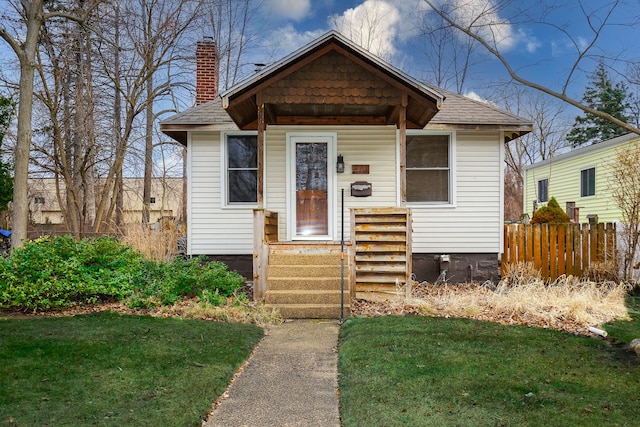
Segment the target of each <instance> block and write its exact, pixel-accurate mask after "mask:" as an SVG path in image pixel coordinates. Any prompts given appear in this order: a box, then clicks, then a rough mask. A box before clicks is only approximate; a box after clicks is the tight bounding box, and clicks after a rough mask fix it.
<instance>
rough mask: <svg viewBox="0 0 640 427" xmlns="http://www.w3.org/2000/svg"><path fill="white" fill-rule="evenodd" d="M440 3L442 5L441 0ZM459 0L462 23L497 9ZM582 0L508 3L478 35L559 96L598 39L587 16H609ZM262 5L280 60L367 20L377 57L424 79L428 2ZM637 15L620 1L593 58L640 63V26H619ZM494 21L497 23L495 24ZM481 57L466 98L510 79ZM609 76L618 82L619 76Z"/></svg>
mask: <svg viewBox="0 0 640 427" xmlns="http://www.w3.org/2000/svg"><path fill="white" fill-rule="evenodd" d="M435 3H442V0H436V1H435ZM455 3H457V5H458V6H460V9H459V10H460V12H459V14H458V16H459V17H460V18H461V19H463V20H464V19H470V18H471V17H472V16H476V15H477V11H478V10H481V8H483V7H484V8H486V7H487V6H492V5H494V4H495V3H496V1H494V0H455ZM583 3H586V6H583V7H584V13H583V12H582V10H581V9H580V5H579V2H578V1H576V0H573V1H564V2H563V1H557V0H556V1H553V0H537V1H535V2H529V1H526V2H525V1H515V2H511V3H510V5H509V7H508V8H506V9H497V10H494V11H493V12H492V13H491V14H490V15H489V16H490V19H491V21H489V18H487V20H486V23H487V24H488V23H489V22H491V23H492V25H485V26H484V27H483V28H484V30H481V31H489V30H491V31H493V32H494V33H496V34H498V35H499V37H500V41H499V43H498V46H499V48H500V50H501V52H502V53H503V54H504V55H505V56H506V58H507V59H508V60H509V62H510V63H511V64H512V65H513V66H514V68H516V69H517V70H518V72H519V73H521V74H522V75H524V76H525V77H527V78H529V79H530V80H532V81H534V82H537V83H541V84H543V85H547V86H549V87H551V88H553V89H555V90H558V91H561V90H562V86H563V84H564V80H565V79H566V77H567V75H568V74H569V72H570V70H571V67H572V65H573V63H574V61H575V59H576V57H577V55H578V49H584V48H585V47H586V46H587V45H588V44H589V43H590V41H591V40H592V38H593V31H592V30H591V29H590V28H589V26H588V25H587V21H586V19H585V17H584V15H585V14H588V15H589V16H590V19H591V20H592V21H591V22H592V25H595V26H597V25H598V24H599V22H601V20H602V19H603V18H604V16H605V15H606V13H607V9H606V8H605V7H604V4H605V3H608V2H605V1H603V0H586V1H583ZM263 4H264V7H265V17H267V18H266V19H268V20H269V21H270V26H271V28H273V34H272V35H271V36H270V38H271V39H272V40H277V41H278V43H279V46H278V54H277V55H278V56H284V55H286V54H288V53H290V52H292V51H293V50H295V49H297V48H299V47H300V46H302V45H304V44H305V43H307V42H309V41H310V40H312V39H313V38H315V37H317V36H318V35H320V34H323V33H324V32H326V31H328V30H330V29H331V28H332V26H333V25H332V23H335V22H338V23H341V24H342V25H343V28H346V29H347V31H348V30H351V32H352V34H351V35H352V36H354V34H355V33H357V32H358V31H359V29H361V28H364V29H365V33H366V32H367V31H366V29H367V28H368V26H369V24H368V23H367V21H369V22H370V21H374V22H375V26H376V30H375V31H374V32H375V33H376V40H375V42H374V43H371V42H370V43H369V45H370V46H372V49H371V50H372V51H373V53H376V54H379V55H381V56H383V57H385V58H386V59H388V60H389V61H390V62H391V63H392V64H393V65H395V66H396V67H398V68H400V69H402V70H404V71H406V72H408V73H409V74H411V75H413V76H415V77H417V78H425V75H426V73H425V69H426V67H425V62H424V61H425V56H424V54H422V53H421V49H420V46H419V43H424V39H421V38H420V37H419V28H420V24H421V23H420V21H419V20H418V16H420V15H421V14H420V13H419V12H423V11H427V12H428V10H429V8H428V6H427V5H426V4H425V2H424V1H423V0H360V1H354V0H265V2H264V3H263ZM548 5H551V6H548ZM516 8H518V9H517V10H516ZM431 13H433V12H431ZM542 13H546V15H547V16H546V20H547V23H546V24H541V23H538V24H536V23H533V22H531V19H532V18H531V17H539V16H541V14H542ZM639 13H640V8H639V7H638V1H637V0H631V1H629V2H628V4H624V1H622V4H621V5H620V6H619V7H618V9H617V10H616V11H615V12H614V14H613V15H612V16H611V17H610V18H609V19H610V23H611V24H612V25H609V26H607V28H606V30H605V31H604V32H603V33H602V35H601V37H600V39H599V41H598V44H597V46H595V48H594V49H593V50H592V51H591V52H592V53H593V54H594V55H604V56H606V57H608V58H617V59H616V60H615V61H613V60H612V61H611V63H612V64H613V65H615V67H616V68H617V71H619V72H622V73H624V72H625V71H626V70H627V65H626V63H625V62H624V61H626V60H632V61H639V60H640V48H639V46H640V45H639V44H638V43H637V40H639V39H640V26H639V25H635V26H627V25H619V24H623V23H628V22H629V21H630V20H631V19H632V18H633V16H634V15H638V14H639ZM495 22H499V23H500V25H495V24H493V23H495ZM356 30H358V31H356ZM343 32H344V31H343ZM484 34H487V33H486V32H485V33H484ZM345 35H347V34H345ZM356 37H357V35H356ZM356 41H357V40H356ZM478 52H482V53H481V54H480V56H479V59H480V63H479V64H478V65H476V66H475V67H474V70H475V73H473V75H472V79H471V80H470V81H469V84H467V85H466V86H465V93H467V94H472V93H476V94H482V93H483V91H486V88H487V87H488V86H490V85H491V84H492V83H496V82H498V81H504V80H505V79H507V76H506V72H505V70H504V67H503V66H502V65H501V64H499V62H498V61H497V60H496V59H494V58H493V57H491V56H490V55H488V54H486V53H484V51H481V50H479V51H478ZM274 59H278V58H274ZM595 63H596V62H595V59H589V58H588V59H587V60H586V61H583V62H582V64H581V67H582V68H581V69H579V70H577V72H576V73H575V77H574V78H573V79H572V80H571V82H570V84H569V86H568V88H567V94H568V95H570V96H572V97H574V98H576V99H580V98H581V97H582V94H583V92H584V88H585V85H586V83H587V80H586V75H587V74H588V73H589V72H590V71H591V70H593V69H594V68H595ZM611 74H612V77H614V78H617V76H616V73H615V71H613V70H612V73H611ZM481 96H482V95H481Z"/></svg>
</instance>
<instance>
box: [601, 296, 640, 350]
mask: <svg viewBox="0 0 640 427" xmlns="http://www.w3.org/2000/svg"><path fill="white" fill-rule="evenodd" d="M627 309H628V310H629V317H631V321H624V320H621V321H616V322H609V323H607V324H606V325H604V329H605V330H606V331H607V333H608V334H609V336H610V337H611V338H613V339H615V340H617V341H620V342H623V343H627V344H628V343H630V342H631V341H632V340H634V339H636V338H640V296H628V297H627Z"/></svg>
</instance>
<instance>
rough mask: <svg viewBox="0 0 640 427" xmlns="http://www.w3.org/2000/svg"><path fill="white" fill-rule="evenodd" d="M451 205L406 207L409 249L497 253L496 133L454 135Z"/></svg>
mask: <svg viewBox="0 0 640 427" xmlns="http://www.w3.org/2000/svg"><path fill="white" fill-rule="evenodd" d="M455 139H456V143H455V175H456V176H455V179H454V183H455V184H454V185H455V188H454V190H455V192H456V196H455V197H456V198H455V200H456V204H455V207H453V206H442V207H436V206H425V207H420V206H411V208H412V212H413V252H415V253H443V254H446V253H496V254H497V253H499V252H501V250H502V248H501V241H500V234H501V229H502V218H501V207H500V206H501V203H502V197H501V193H500V191H501V184H500V177H501V171H500V168H501V167H502V164H501V162H500V159H501V151H500V150H501V146H502V145H501V142H500V135H499V133H497V132H496V133H477V132H457V133H456V135H455Z"/></svg>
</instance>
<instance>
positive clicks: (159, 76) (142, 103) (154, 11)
mask: <svg viewBox="0 0 640 427" xmlns="http://www.w3.org/2000/svg"><path fill="white" fill-rule="evenodd" d="M201 5H202V2H201V1H199V0H181V1H179V2H175V1H171V0H138V1H136V2H130V3H127V4H125V5H122V10H118V12H117V13H118V14H122V15H124V16H127V24H126V25H125V26H124V27H123V28H122V27H116V25H119V22H115V23H114V22H113V21H111V22H112V23H111V24H109V20H106V27H108V28H104V29H103V31H101V34H102V36H101V37H102V39H101V40H102V43H104V44H105V45H106V46H105V47H108V48H106V49H104V50H102V51H101V52H102V55H103V56H102V63H103V64H105V65H106V66H105V69H104V72H105V74H106V76H107V79H108V80H109V81H110V82H111V84H112V85H113V86H114V87H115V88H116V90H117V91H118V96H119V97H121V98H122V100H123V102H124V106H123V107H124V108H123V111H122V112H121V114H122V116H123V117H122V122H121V131H120V132H119V133H118V134H117V135H115V138H116V141H115V150H114V158H113V161H112V163H111V165H110V168H109V170H108V172H107V173H106V175H105V187H104V189H103V197H102V198H101V200H100V203H99V204H98V207H97V213H96V227H97V228H98V229H99V228H100V227H103V226H104V224H106V223H108V222H109V221H110V219H111V218H112V214H113V212H114V210H115V201H114V200H113V198H109V197H107V196H108V195H111V194H118V193H119V192H120V189H121V187H122V167H123V165H124V161H125V154H126V153H127V152H130V149H131V148H132V147H133V144H134V142H135V141H133V140H132V135H133V133H134V123H135V122H136V120H137V118H138V116H139V115H140V114H141V113H143V112H145V123H146V125H145V127H144V129H145V132H144V133H143V135H144V141H145V143H144V150H143V153H144V154H143V158H144V163H145V168H144V169H145V171H144V190H143V222H145V223H146V222H148V221H149V209H150V199H151V191H150V189H151V179H152V172H153V170H152V165H153V148H154V143H153V124H154V121H155V118H156V114H155V113H154V111H153V106H154V102H157V101H158V100H160V99H161V98H162V97H163V96H165V95H168V94H170V93H171V92H172V91H173V90H175V89H176V87H178V86H182V85H184V82H182V81H180V79H179V74H180V70H181V69H182V68H185V69H186V68H187V67H181V66H179V65H178V64H179V63H181V62H184V61H187V60H188V59H189V57H190V56H192V54H191V53H187V54H185V53H184V52H191V48H192V43H191V42H190V41H189V39H188V34H189V33H188V30H190V29H193V26H194V24H195V23H196V22H197V18H198V17H199V13H200V7H201ZM116 28H117V31H116V30H115V29H116ZM121 30H122V32H120V31H121ZM114 40H118V41H119V43H118V44H115V42H114ZM185 43H186V45H185ZM116 51H117V52H118V53H117V58H118V62H119V64H120V68H119V69H118V70H117V71H115V70H113V68H112V67H111V66H110V64H111V63H112V61H110V59H111V58H112V57H113V58H115V57H116V56H115V54H113V52H116ZM109 52H111V53H109ZM107 55H108V56H107ZM118 120H120V118H119V119H118ZM116 199H117V198H116Z"/></svg>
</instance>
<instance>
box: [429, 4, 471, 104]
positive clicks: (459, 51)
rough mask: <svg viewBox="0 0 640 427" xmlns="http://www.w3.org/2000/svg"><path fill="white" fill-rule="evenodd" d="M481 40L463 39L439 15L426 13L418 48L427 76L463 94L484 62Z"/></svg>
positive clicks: (431, 80)
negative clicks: (470, 78) (478, 66)
mask: <svg viewBox="0 0 640 427" xmlns="http://www.w3.org/2000/svg"><path fill="white" fill-rule="evenodd" d="M477 48H478V45H477V43H474V42H473V40H471V39H469V38H461V37H458V35H457V34H456V30H455V29H453V28H452V27H450V26H448V25H445V23H444V21H443V19H442V18H441V17H440V16H439V15H435V16H434V14H430V13H423V14H422V24H421V36H420V37H419V38H418V49H419V50H420V51H422V52H423V53H424V57H425V59H426V61H423V63H424V67H425V68H424V73H425V79H426V80H427V81H429V82H430V83H433V84H435V85H436V86H438V87H442V88H445V89H449V90H452V91H454V92H456V93H460V94H462V93H463V92H464V88H465V84H466V83H467V80H468V78H469V77H470V75H471V74H472V72H473V68H474V66H476V65H477V64H479V63H480V62H482V59H481V57H480V55H477V54H476V50H477Z"/></svg>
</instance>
